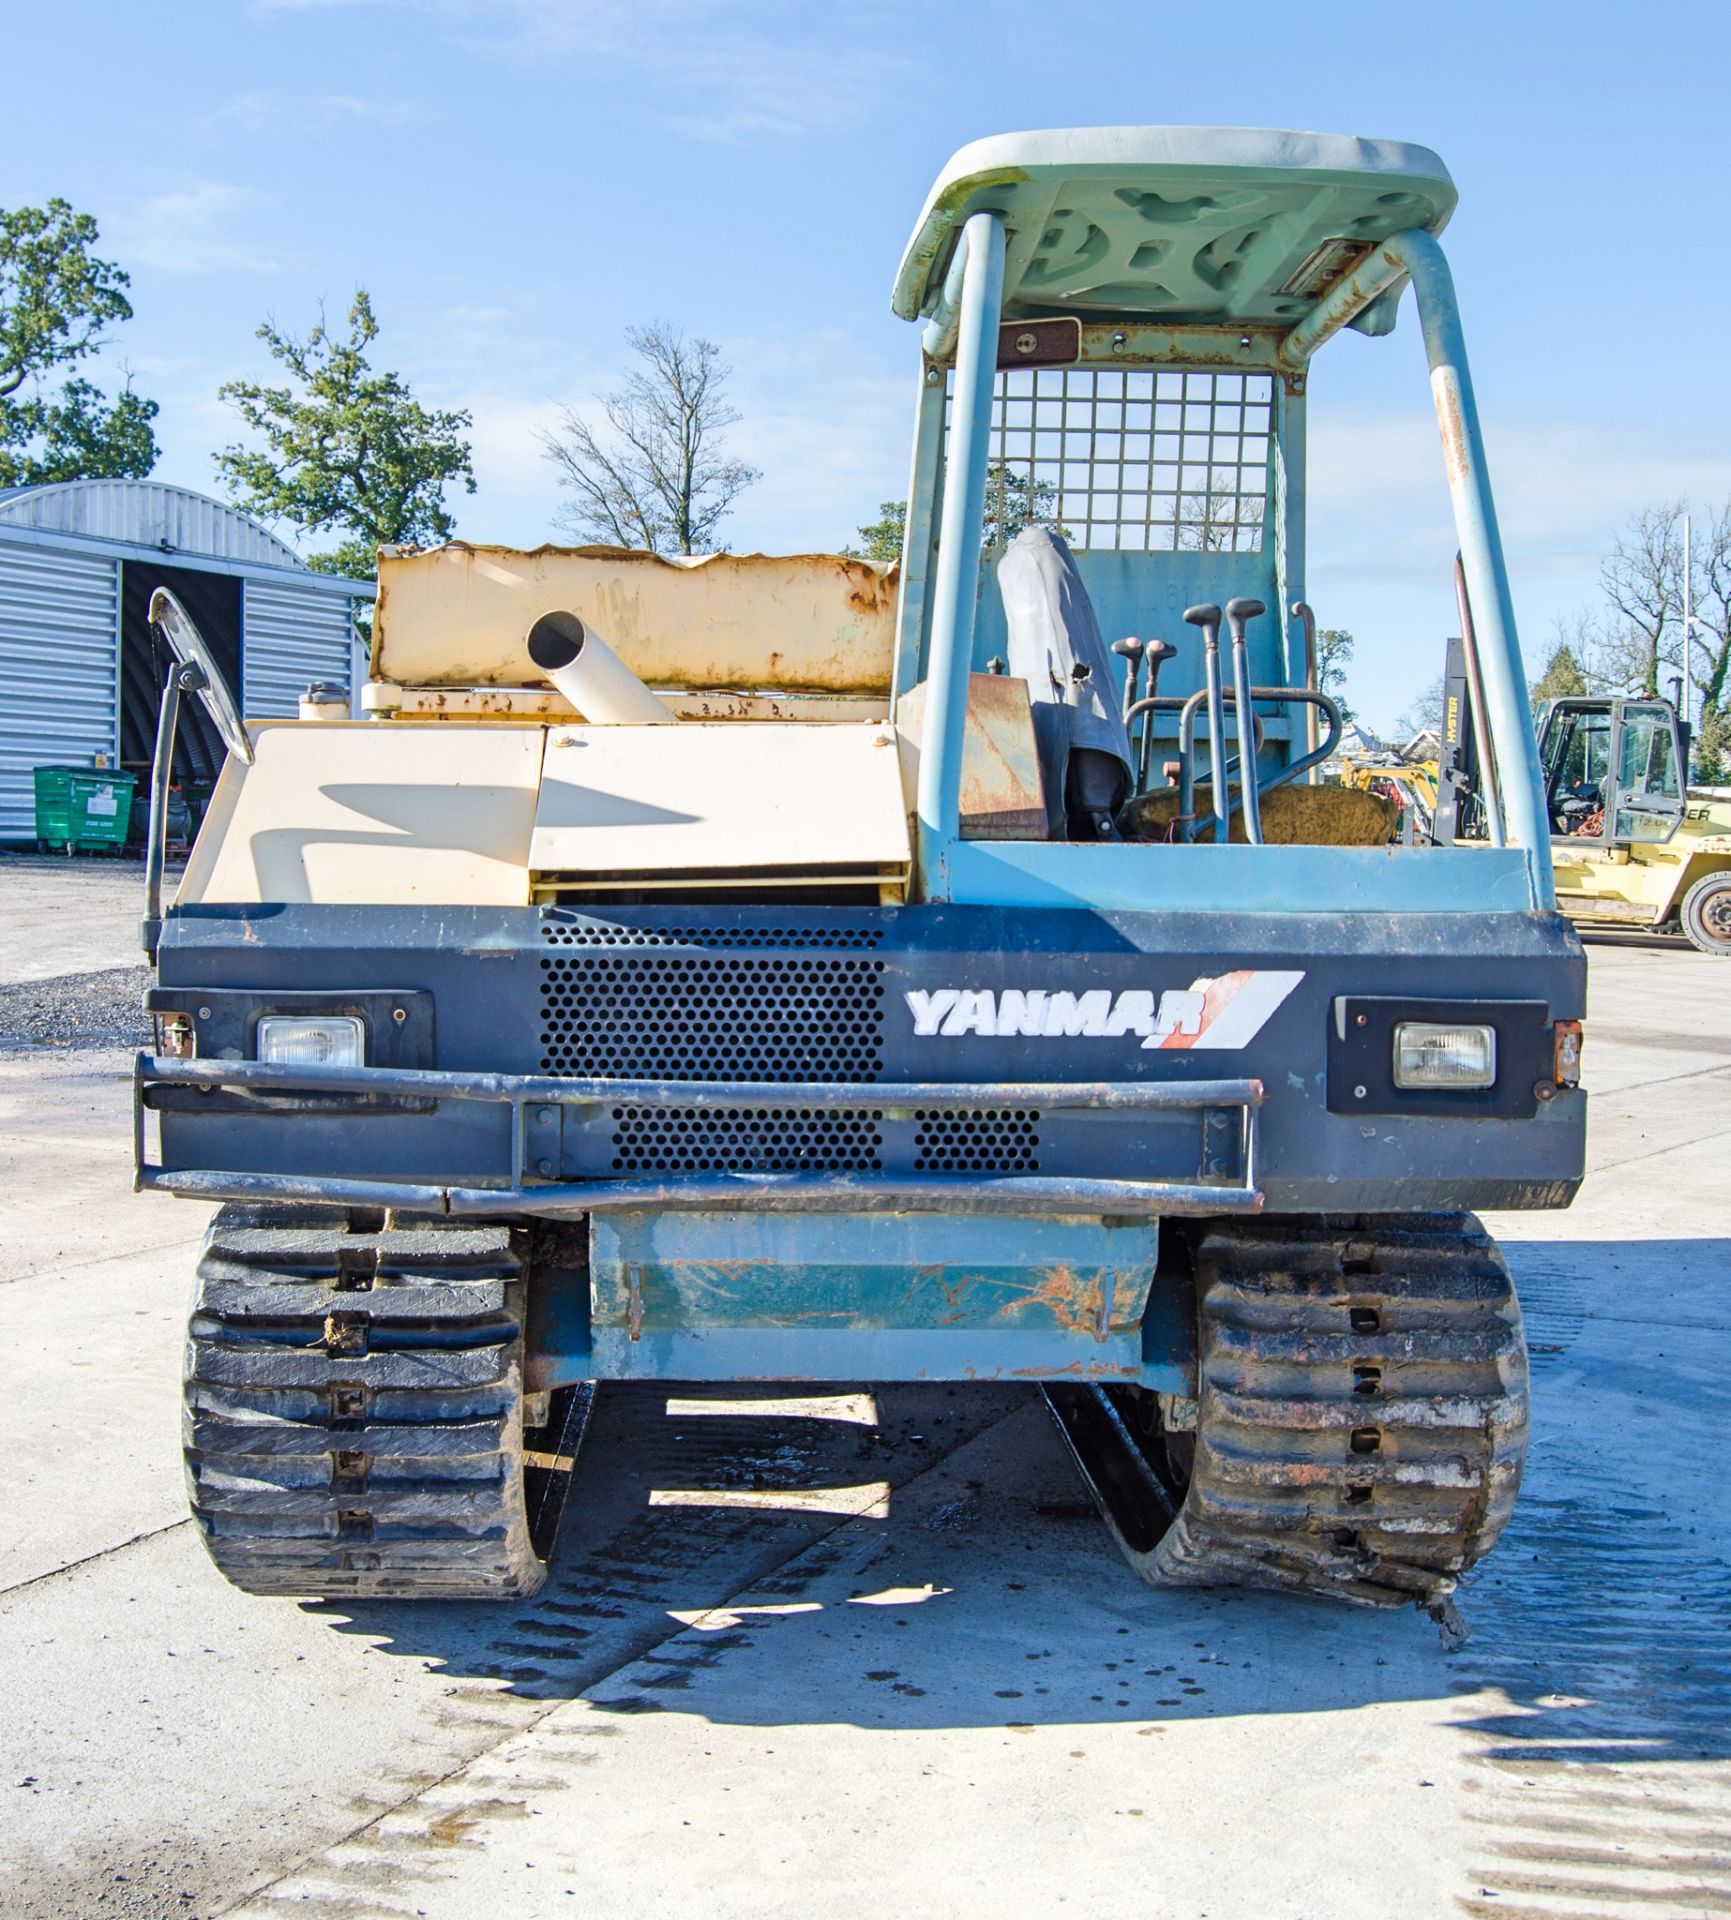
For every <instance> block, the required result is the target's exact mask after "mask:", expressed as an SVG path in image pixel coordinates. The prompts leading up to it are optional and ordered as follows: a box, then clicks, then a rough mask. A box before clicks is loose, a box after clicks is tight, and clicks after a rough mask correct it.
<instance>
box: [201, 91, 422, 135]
mask: <svg viewBox="0 0 1731 1920" xmlns="http://www.w3.org/2000/svg"><path fill="white" fill-rule="evenodd" d="M429 111H430V110H429V109H428V107H427V106H426V105H425V104H424V103H423V102H421V101H419V100H403V99H372V98H369V97H367V96H366V95H364V94H358V93H278V92H274V91H273V90H271V89H270V88H267V87H255V88H252V89H250V90H249V91H248V92H246V93H242V94H237V95H236V96H235V98H234V99H232V100H230V101H229V102H228V103H227V104H226V105H225V106H222V107H219V108H218V109H217V110H216V112H215V114H213V115H212V118H213V119H215V120H219V121H226V122H228V123H230V124H232V125H235V126H239V127H244V128H245V129H246V130H247V132H249V133H255V134H263V133H300V132H304V131H305V130H306V129H307V128H308V127H331V126H334V125H336V124H337V123H338V122H339V121H345V120H354V121H361V122H364V123H366V124H367V125H369V126H375V127H412V126H418V125H420V124H421V123H422V122H424V121H425V120H426V119H428V117H429Z"/></svg>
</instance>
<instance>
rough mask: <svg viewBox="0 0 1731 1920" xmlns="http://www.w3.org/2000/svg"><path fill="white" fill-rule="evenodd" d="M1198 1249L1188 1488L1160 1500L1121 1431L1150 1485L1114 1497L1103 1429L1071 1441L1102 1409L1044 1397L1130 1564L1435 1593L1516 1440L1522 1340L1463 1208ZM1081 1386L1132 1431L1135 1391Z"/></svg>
mask: <svg viewBox="0 0 1731 1920" xmlns="http://www.w3.org/2000/svg"><path fill="white" fill-rule="evenodd" d="M1195 1263H1196V1290H1197V1300H1198V1315H1199V1340H1200V1350H1199V1378H1198V1407H1199V1414H1198V1424H1197V1430H1196V1435H1195V1440H1196V1448H1195V1462H1194V1468H1193V1471H1192V1473H1191V1477H1190V1480H1189V1484H1188V1486H1182V1485H1180V1484H1177V1483H1175V1482H1172V1481H1171V1479H1170V1476H1169V1474H1168V1475H1167V1481H1168V1484H1167V1486H1166V1488H1165V1489H1164V1492H1165V1494H1166V1495H1167V1496H1168V1498H1167V1499H1166V1500H1165V1501H1162V1498H1161V1496H1162V1491H1163V1490H1162V1489H1161V1488H1160V1487H1159V1486H1157V1485H1154V1484H1152V1471H1153V1470H1151V1468H1150V1465H1149V1461H1151V1460H1152V1459H1153V1457H1154V1456H1153V1445H1159V1444H1161V1443H1160V1442H1159V1438H1158V1436H1156V1439H1155V1442H1154V1443H1153V1445H1150V1443H1147V1442H1140V1441H1139V1442H1138V1444H1139V1445H1143V1446H1145V1447H1147V1448H1148V1456H1149V1459H1148V1461H1143V1462H1136V1463H1132V1465H1133V1466H1139V1467H1140V1468H1141V1470H1142V1472H1143V1473H1144V1475H1146V1476H1147V1479H1146V1481H1145V1483H1144V1484H1145V1485H1146V1486H1147V1490H1148V1493H1149V1494H1150V1495H1151V1496H1152V1497H1151V1499H1149V1500H1148V1501H1146V1502H1144V1503H1143V1504H1142V1505H1141V1506H1140V1508H1139V1509H1138V1510H1131V1509H1129V1508H1127V1506H1126V1504H1125V1503H1126V1495H1125V1492H1124V1488H1125V1486H1126V1484H1127V1482H1128V1481H1130V1480H1132V1479H1133V1478H1134V1473H1133V1472H1127V1470H1126V1464H1125V1461H1124V1459H1123V1457H1122V1447H1121V1445H1120V1444H1119V1443H1117V1442H1114V1441H1113V1440H1112V1438H1111V1436H1106V1438H1107V1441H1108V1446H1109V1447H1110V1446H1112V1445H1118V1457H1117V1458H1116V1459H1113V1458H1109V1457H1102V1456H1101V1454H1100V1452H1099V1442H1098V1439H1096V1441H1095V1443H1094V1445H1095V1453H1094V1456H1093V1457H1090V1448H1089V1441H1088V1438H1087V1436H1088V1435H1089V1434H1090V1433H1092V1434H1093V1435H1096V1436H1098V1435H1101V1434H1103V1432H1104V1428H1103V1427H1102V1425H1101V1423H1100V1420H1099V1418H1098V1416H1099V1415H1100V1414H1102V1413H1104V1414H1106V1416H1107V1418H1108V1419H1110V1412H1109V1410H1107V1409H1099V1408H1096V1409H1095V1410H1094V1413H1095V1418H1094V1420H1093V1423H1092V1425H1090V1424H1089V1422H1088V1420H1086V1419H1079V1418H1078V1414H1079V1413H1080V1412H1081V1411H1082V1410H1081V1409H1080V1408H1079V1407H1078V1406H1077V1405H1076V1404H1074V1394H1075V1392H1076V1391H1077V1390H1074V1389H1071V1390H1067V1394H1068V1396H1069V1401H1068V1404H1067V1399H1066V1392H1062V1391H1057V1390H1054V1391H1053V1392H1052V1393H1051V1394H1050V1395H1049V1397H1050V1398H1052V1400H1053V1409H1054V1412H1055V1413H1057V1415H1058V1418H1059V1423H1060V1425H1061V1426H1062V1427H1063V1428H1064V1430H1065V1432H1066V1436H1067V1437H1069V1438H1070V1439H1071V1442H1072V1445H1073V1446H1074V1447H1075V1448H1076V1450H1077V1456H1078V1459H1079V1461H1080V1462H1081V1464H1082V1467H1083V1472H1084V1474H1085V1476H1086V1477H1087V1478H1088V1479H1089V1481H1090V1484H1091V1486H1092V1487H1093V1489H1094V1491H1095V1493H1096V1497H1097V1498H1098V1499H1099V1500H1100V1502H1101V1505H1102V1508H1103V1510H1104V1511H1105V1513H1106V1517H1107V1520H1108V1522H1109V1524H1110V1525H1111V1526H1112V1529H1113V1532H1114V1533H1115V1534H1116V1535H1117V1537H1118V1539H1119V1544H1120V1545H1121V1546H1123V1548H1124V1551H1125V1553H1126V1554H1127V1556H1128V1557H1129V1559H1130V1560H1131V1563H1132V1564H1133V1565H1134V1566H1135V1568H1136V1570H1137V1572H1138V1573H1140V1574H1141V1576H1142V1577H1143V1578H1144V1579H1145V1580H1147V1581H1148V1582H1149V1583H1150V1584H1151V1585H1155V1586H1227V1585H1241V1586H1256V1587H1273V1588H1280V1589H1285V1590H1289V1591H1297V1592H1302V1593H1323V1594H1332V1595H1335V1596H1338V1597H1339V1598H1341V1599H1344V1600H1349V1601H1356V1602H1359V1603H1360V1604H1367V1605H1379V1606H1390V1605H1401V1604H1405V1603H1416V1604H1418V1605H1420V1606H1426V1607H1431V1608H1442V1607H1443V1606H1444V1604H1445V1603H1446V1602H1447V1600H1448V1597H1449V1595H1450V1594H1451V1593H1452V1592H1453V1590H1454V1586H1455V1583H1456V1581H1457V1580H1458V1578H1459V1576H1460V1575H1461V1574H1462V1573H1463V1572H1464V1571H1465V1570H1466V1569H1467V1568H1468V1567H1470V1566H1472V1565H1473V1563H1474V1562H1475V1561H1477V1560H1478V1559H1479V1558H1480V1557H1481V1556H1482V1555H1484V1554H1485V1553H1487V1552H1488V1551H1489V1550H1490V1548H1491V1547H1492V1546H1493V1545H1494V1544H1495V1542H1496V1539H1497V1536H1498V1535H1499V1534H1500V1533H1501V1532H1502V1530H1503V1527H1504V1525H1505V1524H1506V1522H1507V1520H1508V1518H1509V1514H1510V1512H1511V1511H1512V1510H1513V1507H1514V1503H1515V1496H1516V1493H1517V1491H1518V1490H1519V1487H1520V1479H1521V1468H1522V1465H1523V1462H1524V1460H1525V1457H1526V1443H1527V1356H1526V1339H1525V1335H1524V1333H1523V1330H1522V1326H1521V1314H1520V1307H1519V1304H1518V1303H1517V1301H1516V1298H1515V1292H1514V1286H1513V1284H1512V1282H1511V1281H1510V1279H1509V1273H1508V1268H1507V1267H1506V1266H1505V1265H1504V1263H1503V1259H1502V1255H1501V1254H1500V1253H1499V1252H1498V1251H1497V1247H1496V1244H1495V1242H1494V1241H1492V1240H1491V1238H1490V1236H1489V1235H1488V1234H1487V1233H1486V1232H1485V1230H1484V1228H1483V1227H1482V1226H1480V1224H1479V1222H1478V1221H1477V1220H1476V1219H1474V1218H1473V1217H1472V1216H1471V1215H1467V1214H1444V1215H1428V1216H1413V1217H1393V1218H1389V1217H1384V1218H1381V1219H1362V1218H1355V1219H1351V1220H1340V1219H1322V1220H1317V1219H1304V1220H1290V1221H1279V1220H1264V1221H1257V1222H1254V1223H1245V1224H1242V1225H1240V1224H1237V1223H1233V1224H1223V1225H1219V1226H1214V1227H1211V1228H1210V1229H1209V1230H1208V1231H1207V1232H1206V1233H1205V1234H1204V1235H1203V1236H1202V1238H1201V1240H1200V1241H1199V1243H1198V1245H1197V1247H1196V1251H1195ZM1095 1391H1097V1392H1104V1393H1105V1394H1107V1395H1109V1396H1111V1400H1112V1406H1113V1408H1115V1409H1116V1410H1117V1414H1118V1416H1119V1417H1118V1418H1117V1419H1116V1420H1113V1421H1111V1425H1112V1426H1113V1428H1114V1430H1115V1432H1116V1434H1117V1435H1118V1436H1126V1435H1134V1434H1136V1433H1137V1432H1138V1430H1139V1423H1138V1420H1137V1418H1136V1414H1137V1412H1138V1411H1139V1410H1138V1409H1136V1408H1135V1406H1134V1400H1133V1396H1132V1395H1130V1394H1127V1393H1126V1392H1125V1390H1124V1389H1121V1388H1119V1389H1111V1388H1109V1389H1100V1390H1095ZM1161 1467H1162V1468H1163V1467H1164V1458H1163V1448H1162V1456H1161ZM1162 1504H1164V1505H1165V1506H1166V1512H1165V1513H1162V1514H1160V1515H1159V1516H1158V1517H1153V1516H1151V1513H1150V1510H1149V1509H1150V1508H1151V1507H1153V1506H1158V1505H1162ZM1174 1505H1175V1507H1176V1512H1175V1514H1173V1513H1172V1507H1173V1506H1174ZM1169 1515H1170V1516H1171V1517H1170V1518H1169V1523H1167V1524H1162V1523H1164V1522H1167V1520H1168V1516H1169ZM1144 1543H1147V1544H1144Z"/></svg>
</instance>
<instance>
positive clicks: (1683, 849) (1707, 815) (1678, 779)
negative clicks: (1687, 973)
mask: <svg viewBox="0 0 1731 1920" xmlns="http://www.w3.org/2000/svg"><path fill="white" fill-rule="evenodd" d="M1539 756H1540V759H1541V761H1542V763H1543V766H1544V774H1545V803H1546V807H1547V809H1548V810H1549V813H1550V819H1551V866H1552V870H1553V872H1554V873H1555V875H1556V883H1557V905H1558V906H1559V907H1561V908H1562V910H1563V912H1564V913H1566V914H1567V915H1568V916H1569V918H1570V919H1571V920H1575V921H1579V922H1582V923H1584V924H1592V923H1602V924H1605V925H1611V926H1634V927H1654V928H1660V929H1663V930H1664V931H1666V932H1672V931H1681V932H1682V933H1683V935H1684V936H1685V937H1686V938H1687V939H1688V941H1689V942H1690V944H1691V945H1692V946H1695V947H1698V948H1699V949H1700V951H1701V952H1702V953H1710V954H1717V955H1718V956H1719V957H1720V958H1725V957H1728V956H1731V797H1728V796H1725V795H1717V796H1715V795H1710V794H1707V793H1702V792H1699V791H1697V792H1690V791H1689V788H1688V786H1687V783H1686V777H1685V776H1686V771H1687V768H1688V765H1689V729H1688V727H1687V725H1686V724H1685V723H1684V722H1682V721H1681V720H1679V718H1678V716H1677V709H1676V707H1675V706H1674V705H1673V704H1672V702H1671V701H1669V700H1661V699H1645V698H1642V699H1620V698H1610V697H1606V696H1604V695H1586V696H1571V697H1570V698H1568V699H1563V700H1553V701H1551V702H1550V703H1549V704H1548V705H1547V706H1546V707H1545V709H1544V710H1543V712H1542V713H1541V714H1540V717H1539Z"/></svg>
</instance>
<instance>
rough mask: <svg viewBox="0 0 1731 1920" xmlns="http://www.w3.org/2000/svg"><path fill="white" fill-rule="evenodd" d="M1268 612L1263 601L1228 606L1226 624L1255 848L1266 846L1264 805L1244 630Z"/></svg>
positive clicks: (1243, 788) (1242, 780)
mask: <svg viewBox="0 0 1731 1920" xmlns="http://www.w3.org/2000/svg"><path fill="white" fill-rule="evenodd" d="M1267 611H1268V608H1267V606H1266V605H1265V604H1264V603H1263V602H1262V601H1260V600H1228V601H1227V603H1226V624H1227V627H1228V629H1229V630H1230V632H1231V634H1232V704H1233V706H1234V707H1236V708H1237V710H1238V711H1237V718H1238V787H1239V791H1240V793H1241V794H1242V795H1243V797H1244V837H1245V839H1246V840H1248V841H1249V842H1250V844H1251V845H1252V846H1253V847H1259V846H1261V845H1262V803H1261V798H1260V796H1259V795H1258V793H1257V791H1256V715H1255V714H1254V713H1253V712H1252V711H1251V708H1250V647H1249V644H1248V643H1247V642H1246V640H1245V638H1244V626H1245V622H1246V621H1249V620H1254V619H1256V618H1257V617H1258V615H1260V614H1264V613H1266V612H1267ZM1215 804H1216V806H1218V804H1219V801H1218V798H1216V802H1215Z"/></svg>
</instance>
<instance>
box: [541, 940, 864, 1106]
mask: <svg viewBox="0 0 1731 1920" xmlns="http://www.w3.org/2000/svg"><path fill="white" fill-rule="evenodd" d="M883 1024H884V1009H883V962H882V961H881V960H864V959H843V958H841V957H840V956H834V955H829V954H797V955H788V956H786V957H785V958H784V957H777V958H774V959H771V958H769V957H767V956H762V957H760V956H756V955H753V956H750V957H744V956H737V955H728V956H727V957H725V958H713V959H712V958H710V957H708V956H706V955H703V954H694V953H684V954H679V953H668V952H656V953H644V952H625V953H620V952H613V953H607V952H604V951H603V952H588V953H582V954H577V953H573V954H569V955H564V954H561V955H558V956H555V955H551V954H548V955H544V956H543V957H542V960H541V1047H542V1053H541V1065H542V1069H543V1070H544V1071H545V1072H547V1073H566V1074H574V1075H594V1076H597V1077H602V1078H614V1079H628V1080H633V1079H641V1080H745V1081H752V1080H756V1081H793V1080H819V1081H837V1080H875V1079H876V1078H877V1077H878V1075H879V1074H880V1073H882V1071H883Z"/></svg>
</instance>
